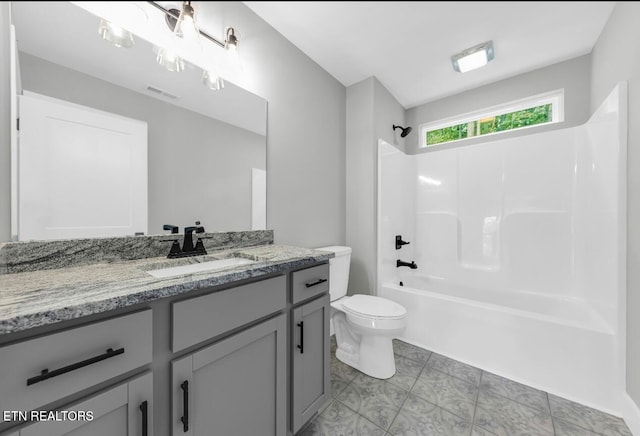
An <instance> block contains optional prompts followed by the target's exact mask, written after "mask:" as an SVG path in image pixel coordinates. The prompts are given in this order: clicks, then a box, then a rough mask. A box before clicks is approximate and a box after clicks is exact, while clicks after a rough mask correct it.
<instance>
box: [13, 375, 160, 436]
mask: <svg viewBox="0 0 640 436" xmlns="http://www.w3.org/2000/svg"><path fill="white" fill-rule="evenodd" d="M63 410H64V411H65V412H66V413H68V415H67V416H70V417H71V416H73V415H72V414H73V413H75V414H76V415H75V416H80V413H84V414H86V413H87V412H91V419H75V418H70V419H66V420H64V421H53V420H51V421H42V422H37V423H35V424H31V425H28V426H26V427H23V428H22V429H20V430H19V431H16V432H13V433H10V434H9V435H8V436H72V435H73V436H80V435H87V436H114V435H118V436H153V419H152V417H153V377H152V374H151V373H147V374H145V375H142V376H139V377H136V378H134V379H132V380H130V381H129V382H125V383H122V384H120V385H118V386H116V387H114V388H111V389H108V390H106V391H103V392H101V393H99V394H97V395H94V396H92V397H90V398H88V399H86V400H84V401H82V402H80V403H77V404H74V405H72V406H68V407H64V408H63ZM85 416H86V415H85Z"/></svg>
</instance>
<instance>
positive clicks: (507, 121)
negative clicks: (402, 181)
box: [420, 90, 564, 147]
mask: <svg viewBox="0 0 640 436" xmlns="http://www.w3.org/2000/svg"><path fill="white" fill-rule="evenodd" d="M563 106H564V90H558V91H552V92H549V93H545V94H541V95H536V96H533V97H529V98H527V99H524V100H518V101H515V102H511V103H507V104H504V105H500V106H494V107H492V108H487V109H484V110H482V111H478V112H473V113H471V114H466V115H462V116H460V117H458V118H456V119H450V120H445V121H438V122H435V123H429V124H423V125H421V126H420V132H421V133H420V135H421V138H422V139H421V144H420V147H430V146H433V145H438V144H443V143H447V142H453V141H461V140H464V139H468V138H473V137H477V136H485V135H494V134H498V133H500V132H505V131H508V130H515V129H522V128H525V127H531V126H535V125H539V124H549V123H557V122H560V121H563V120H564V107H563Z"/></svg>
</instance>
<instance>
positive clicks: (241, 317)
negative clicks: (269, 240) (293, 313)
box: [171, 275, 287, 436]
mask: <svg viewBox="0 0 640 436" xmlns="http://www.w3.org/2000/svg"><path fill="white" fill-rule="evenodd" d="M286 306H287V277H286V276H284V275H282V276H278V277H273V278H269V279H266V280H261V281H258V282H254V283H249V284H246V285H241V286H236V287H234V288H230V289H227V290H223V291H219V292H214V293H211V294H208V295H204V296H199V297H195V298H191V299H188V300H184V301H180V302H176V303H174V304H173V307H172V317H173V335H172V337H173V341H172V349H173V350H174V351H176V350H182V349H185V348H187V347H189V346H192V345H197V344H198V343H199V342H201V341H205V340H208V339H211V338H215V337H225V336H226V338H224V339H222V340H218V341H217V342H215V343H213V344H212V345H209V346H206V347H205V348H201V349H198V350H196V351H194V352H192V353H190V354H187V355H186V356H184V357H182V358H179V359H177V360H174V361H173V362H172V364H171V379H172V391H171V396H172V434H173V435H185V436H190V435H205V434H206V435H220V436H234V435H235V436H245V435H254V434H256V435H257V434H259V435H261V436H281V435H284V434H285V432H286V417H287V411H286V405H287V398H286V383H287V372H286V368H287V365H286V358H287V324H286V322H287V315H286V313H285V309H286ZM264 318H267V320H265V321H262V322H259V321H260V320H261V319H264ZM256 322H259V323H258V324H257V325H255V323H256ZM234 331H235V332H236V333H235V334H234V333H233V332H234ZM229 334H231V335H230V336H229ZM221 335H223V336H221ZM214 340H215V339H214Z"/></svg>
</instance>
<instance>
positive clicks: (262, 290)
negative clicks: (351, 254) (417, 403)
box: [0, 263, 330, 436]
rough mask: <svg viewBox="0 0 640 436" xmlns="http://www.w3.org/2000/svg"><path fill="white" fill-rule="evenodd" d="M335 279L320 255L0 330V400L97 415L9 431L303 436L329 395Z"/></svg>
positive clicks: (7, 429) (5, 404)
mask: <svg viewBox="0 0 640 436" xmlns="http://www.w3.org/2000/svg"><path fill="white" fill-rule="evenodd" d="M328 280H329V266H328V264H327V263H323V264H313V265H312V266H311V267H307V268H303V269H296V270H291V269H289V270H281V271H279V272H277V273H273V274H270V275H269V276H267V277H266V278H264V277H260V278H258V279H255V278H254V279H245V280H243V281H242V282H239V283H234V282H230V283H226V284H224V285H219V286H214V287H210V288H203V289H196V290H194V291H193V292H189V293H186V294H181V295H177V296H174V297H170V298H158V299H155V300H153V301H150V302H148V303H142V305H140V306H136V307H132V308H128V307H123V308H120V309H114V310H113V311H111V312H109V313H108V314H105V313H99V314H95V316H91V315H89V316H88V317H86V318H83V320H71V321H70V322H69V323H68V324H59V325H55V326H54V327H53V328H51V329H47V330H44V333H46V334H44V333H43V330H40V333H33V334H26V335H24V334H23V335H19V336H14V337H11V336H5V337H4V338H0V339H3V342H2V343H4V344H6V345H1V346H0V408H2V409H3V410H11V411H27V412H28V411H32V410H36V411H38V410H44V411H47V410H54V411H55V410H58V411H60V412H66V413H69V411H74V410H75V411H91V412H92V413H93V419H92V420H91V421H78V420H65V421H61V422H51V421H43V422H36V423H29V424H15V423H0V435H1V436H27V435H29V436H37V435H47V436H50V435H59V436H62V435H74V436H79V435H88V436H89V435H90V436H102V435H105V436H107V435H109V436H112V435H118V436H120V435H127V436H150V435H153V436H170V435H172V436H178V435H181V436H182V435H184V436H201V435H208V436H209V435H213V436H218V435H219V436H247V435H260V436H292V435H293V434H295V433H296V432H297V431H299V430H300V429H301V428H302V427H303V426H304V425H305V424H306V423H307V422H308V421H309V420H310V419H311V418H312V417H313V416H314V415H315V414H316V413H317V411H318V410H319V408H320V407H321V406H322V405H323V404H324V403H325V401H326V400H327V399H328V398H329V397H330V394H329V389H330V388H329V386H330V384H329V310H330V307H329V295H328V289H329V287H328V285H329V283H328ZM154 395H155V397H154ZM3 424H4V426H3Z"/></svg>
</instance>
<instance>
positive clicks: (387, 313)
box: [342, 294, 407, 319]
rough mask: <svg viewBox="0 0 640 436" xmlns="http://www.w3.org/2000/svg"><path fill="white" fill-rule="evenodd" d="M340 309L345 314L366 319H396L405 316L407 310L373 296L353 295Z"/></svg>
mask: <svg viewBox="0 0 640 436" xmlns="http://www.w3.org/2000/svg"><path fill="white" fill-rule="evenodd" d="M342 307H343V308H344V310H345V311H346V312H350V313H353V314H354V315H360V316H366V317H368V318H387V319H398V318H402V317H404V316H405V315H406V314H407V310H406V309H405V308H404V307H402V306H401V305H399V304H398V303H395V302H393V301H391V300H387V299H386V298H382V297H375V296H373V295H362V294H357V295H354V296H352V297H349V298H348V299H347V300H346V301H345V302H344V303H342Z"/></svg>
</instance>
